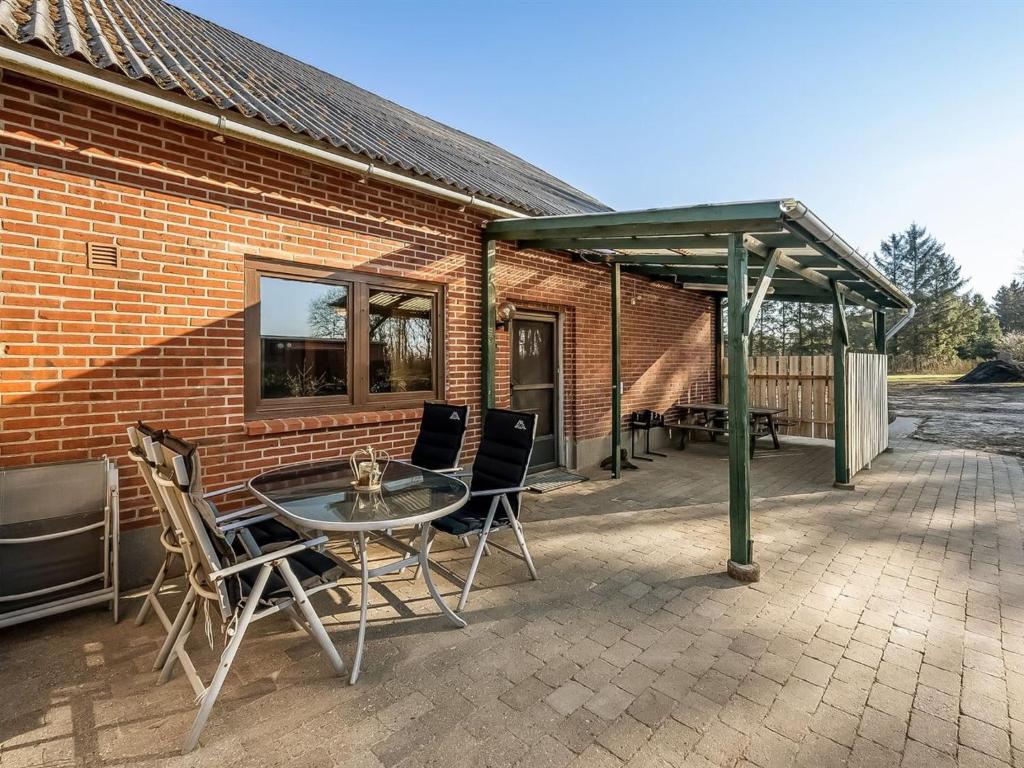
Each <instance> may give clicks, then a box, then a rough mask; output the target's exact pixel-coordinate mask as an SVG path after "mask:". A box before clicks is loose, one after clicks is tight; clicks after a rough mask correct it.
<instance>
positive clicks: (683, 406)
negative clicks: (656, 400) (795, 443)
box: [665, 403, 786, 457]
mask: <svg viewBox="0 0 1024 768" xmlns="http://www.w3.org/2000/svg"><path fill="white" fill-rule="evenodd" d="M675 411H676V412H677V413H678V418H674V419H665V428H666V429H667V430H668V431H669V435H671V434H672V430H679V435H680V438H679V448H680V449H681V450H686V435H687V433H688V432H707V433H708V435H710V436H711V439H712V440H713V441H714V440H716V439H717V437H718V435H722V434H728V433H729V427H728V424H729V406H728V405H726V404H725V403H676V405H675ZM785 412H786V409H785V408H764V407H759V406H751V408H750V455H751V457H753V455H754V448H755V445H756V442H757V439H758V438H759V437H769V436H770V437H771V438H772V445H773V446H774V447H775V449H776V450H778V449H780V448H781V447H782V445H781V444H780V443H779V432H778V422H779V419H778V417H779V416H780V415H781V414H784V413H785Z"/></svg>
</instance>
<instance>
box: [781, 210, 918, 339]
mask: <svg viewBox="0 0 1024 768" xmlns="http://www.w3.org/2000/svg"><path fill="white" fill-rule="evenodd" d="M780 207H781V208H782V214H783V216H784V217H785V219H786V221H787V223H796V224H798V225H799V226H800V228H801V229H803V230H805V232H806V234H807V236H809V237H810V238H811V239H812V240H813V241H814V242H815V243H817V244H819V245H824V246H826V247H828V248H829V249H830V250H832V251H833V252H834V253H835V254H836V256H837V257H838V259H839V260H840V261H844V262H846V263H847V264H849V265H850V266H852V267H853V268H854V269H856V270H857V271H858V272H860V273H861V274H862V275H864V276H866V277H869V278H870V279H871V280H872V281H873V282H876V283H881V284H883V285H888V287H889V293H890V295H891V296H892V298H894V299H896V300H897V301H898V302H899V303H900V304H902V305H903V306H904V307H906V308H907V309H908V310H910V311H911V314H910V315H909V316H910V317H913V314H912V313H913V308H914V302H913V300H912V299H911V298H910V297H909V296H907V295H906V294H905V293H903V291H901V290H900V289H899V288H897V287H896V286H895V285H893V284H892V283H890V282H889V279H888V278H887V277H886V276H885V275H883V274H882V273H881V272H879V271H878V270H877V269H875V267H873V266H872V265H871V264H870V263H869V262H868V261H866V260H865V259H864V257H863V256H861V255H860V254H859V253H858V252H857V250H856V249H855V248H854V247H853V246H851V245H850V244H849V243H847V242H846V241H845V240H843V238H841V237H840V236H839V235H838V234H836V232H835V231H834V230H832V229H831V228H830V227H829V226H828V225H827V224H825V222H823V221H822V220H821V219H819V218H818V217H817V216H815V215H814V214H813V213H812V212H811V210H810V209H809V208H808V207H807V206H806V205H804V204H803V203H801V202H800V201H799V200H782V201H781V202H780ZM901 322H902V321H901ZM907 322H909V320H907ZM905 325H906V323H903V325H896V326H894V330H895V329H896V328H902V327H903V326H905Z"/></svg>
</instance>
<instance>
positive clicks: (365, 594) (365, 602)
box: [348, 531, 370, 685]
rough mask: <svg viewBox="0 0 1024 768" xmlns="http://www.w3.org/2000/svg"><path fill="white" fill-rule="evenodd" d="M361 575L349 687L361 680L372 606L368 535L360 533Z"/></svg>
mask: <svg viewBox="0 0 1024 768" xmlns="http://www.w3.org/2000/svg"><path fill="white" fill-rule="evenodd" d="M359 574H360V577H361V578H362V589H361V590H360V592H359V635H358V638H357V640H356V658H355V660H354V661H353V662H352V675H351V676H350V677H349V679H348V682H349V685H355V683H356V680H358V679H359V666H360V665H361V664H362V661H363V644H364V643H365V642H366V609H367V607H368V606H369V604H370V572H369V568H368V567H367V562H366V534H365V533H363V532H362V531H359Z"/></svg>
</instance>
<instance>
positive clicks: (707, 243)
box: [518, 235, 728, 258]
mask: <svg viewBox="0 0 1024 768" xmlns="http://www.w3.org/2000/svg"><path fill="white" fill-rule="evenodd" d="M727 241H728V237H726V236H723V235H676V236H673V237H566V238H545V239H543V240H519V241H518V242H519V247H520V248H550V249H555V250H566V251H587V250H593V251H601V250H615V249H618V248H622V249H627V250H633V251H637V250H644V249H648V250H658V249H668V250H672V249H676V248H682V249H685V250H694V251H695V250H701V249H706V248H719V249H721V248H725V247H726V244H727ZM723 258H724V257H723Z"/></svg>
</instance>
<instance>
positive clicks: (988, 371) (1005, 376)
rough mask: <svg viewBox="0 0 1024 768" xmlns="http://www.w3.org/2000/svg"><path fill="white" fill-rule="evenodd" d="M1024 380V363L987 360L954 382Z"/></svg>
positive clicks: (1011, 381) (1009, 382)
mask: <svg viewBox="0 0 1024 768" xmlns="http://www.w3.org/2000/svg"><path fill="white" fill-rule="evenodd" d="M1016 382H1024V365H1022V364H1020V363H1011V362H1007V361H1006V360H986V361H985V362H984V363H978V365H977V366H975V368H974V370H973V371H971V372H970V373H967V374H964V375H963V376H961V377H960V378H959V379H957V380H956V381H954V382H953V383H954V384H1013V383H1016Z"/></svg>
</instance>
